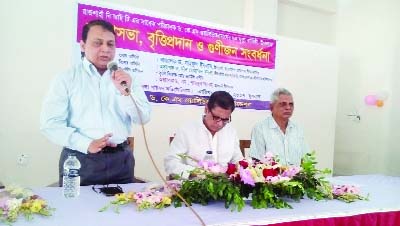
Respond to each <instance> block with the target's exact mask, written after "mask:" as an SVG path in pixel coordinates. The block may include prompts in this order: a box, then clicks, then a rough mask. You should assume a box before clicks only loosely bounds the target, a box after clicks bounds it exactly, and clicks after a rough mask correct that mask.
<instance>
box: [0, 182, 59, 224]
mask: <svg viewBox="0 0 400 226" xmlns="http://www.w3.org/2000/svg"><path fill="white" fill-rule="evenodd" d="M53 210H54V209H53V208H50V207H49V205H48V204H47V202H46V201H45V200H44V199H42V198H40V197H39V196H37V195H34V194H33V193H32V191H30V190H28V189H24V188H21V187H17V186H8V187H6V189H5V191H3V192H1V194H0V222H3V223H5V224H8V225H11V224H12V223H13V222H15V221H17V219H18V217H19V216H20V215H23V216H24V217H25V219H27V220H32V219H33V217H34V215H42V216H51V212H52V211H53Z"/></svg>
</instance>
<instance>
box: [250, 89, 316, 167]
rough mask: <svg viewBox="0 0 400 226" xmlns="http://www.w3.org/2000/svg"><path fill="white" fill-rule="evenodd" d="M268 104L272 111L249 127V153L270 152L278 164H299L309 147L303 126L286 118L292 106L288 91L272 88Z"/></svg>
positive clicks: (288, 116) (254, 155) (251, 155)
mask: <svg viewBox="0 0 400 226" xmlns="http://www.w3.org/2000/svg"><path fill="white" fill-rule="evenodd" d="M270 107H271V113H272V115H270V116H268V117H267V118H266V119H264V120H263V121H261V122H259V123H257V124H256V125H255V127H254V128H253V131H252V133H251V146H250V151H249V156H250V157H252V158H255V159H259V160H260V159H263V158H264V156H265V154H266V153H267V152H272V153H273V154H275V155H277V156H278V158H279V159H280V163H281V164H283V165H298V166H299V165H300V163H301V158H302V157H303V156H304V154H306V153H307V152H309V149H308V145H307V144H306V141H305V139H304V134H303V130H302V129H301V128H300V127H299V126H298V125H296V124H295V123H294V122H293V121H292V120H290V117H291V116H292V114H293V109H294V102H293V97H292V94H291V93H290V92H289V91H288V90H286V89H284V88H280V89H277V90H275V91H274V92H273V93H272V95H271V103H270Z"/></svg>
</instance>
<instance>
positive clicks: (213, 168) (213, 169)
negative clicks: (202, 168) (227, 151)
mask: <svg viewBox="0 0 400 226" xmlns="http://www.w3.org/2000/svg"><path fill="white" fill-rule="evenodd" d="M208 169H209V171H210V172H211V173H225V171H226V168H225V167H223V166H221V165H219V164H215V165H213V166H210V167H209V168H208Z"/></svg>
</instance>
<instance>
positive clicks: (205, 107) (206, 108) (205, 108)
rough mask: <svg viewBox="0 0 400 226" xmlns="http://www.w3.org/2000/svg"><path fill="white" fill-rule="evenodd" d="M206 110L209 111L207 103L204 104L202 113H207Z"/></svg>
mask: <svg viewBox="0 0 400 226" xmlns="http://www.w3.org/2000/svg"><path fill="white" fill-rule="evenodd" d="M208 111H209V110H208V107H207V105H205V106H204V114H207V113H208Z"/></svg>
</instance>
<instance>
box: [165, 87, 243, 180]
mask: <svg viewBox="0 0 400 226" xmlns="http://www.w3.org/2000/svg"><path fill="white" fill-rule="evenodd" d="M234 109H235V102H234V100H233V98H232V96H231V95H230V94H229V93H228V92H225V91H216V92H214V93H213V94H211V96H210V98H209V100H208V103H207V105H206V106H205V108H204V115H203V117H202V118H200V119H198V120H195V121H193V122H189V123H187V124H185V125H184V126H182V127H181V128H180V129H179V130H178V131H177V132H176V134H175V138H174V139H173V141H172V142H171V145H170V149H169V151H168V152H167V154H166V156H165V158H164V165H165V171H166V172H167V174H168V175H177V176H180V177H182V178H185V179H186V178H189V177H190V176H193V175H190V171H192V170H193V169H194V168H195V166H196V165H197V161H196V160H202V159H204V157H205V155H206V154H207V152H208V153H209V155H210V154H212V158H213V160H214V161H215V162H217V163H219V164H221V165H223V166H224V165H226V164H227V163H229V162H233V163H235V162H237V161H239V160H241V159H243V155H242V152H241V151H240V148H239V139H238V137H237V134H236V130H235V129H234V128H233V127H232V126H231V125H230V124H229V122H230V121H231V114H232V112H233V110H234ZM182 154H183V155H187V156H190V158H181V157H180V156H179V155H182Z"/></svg>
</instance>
